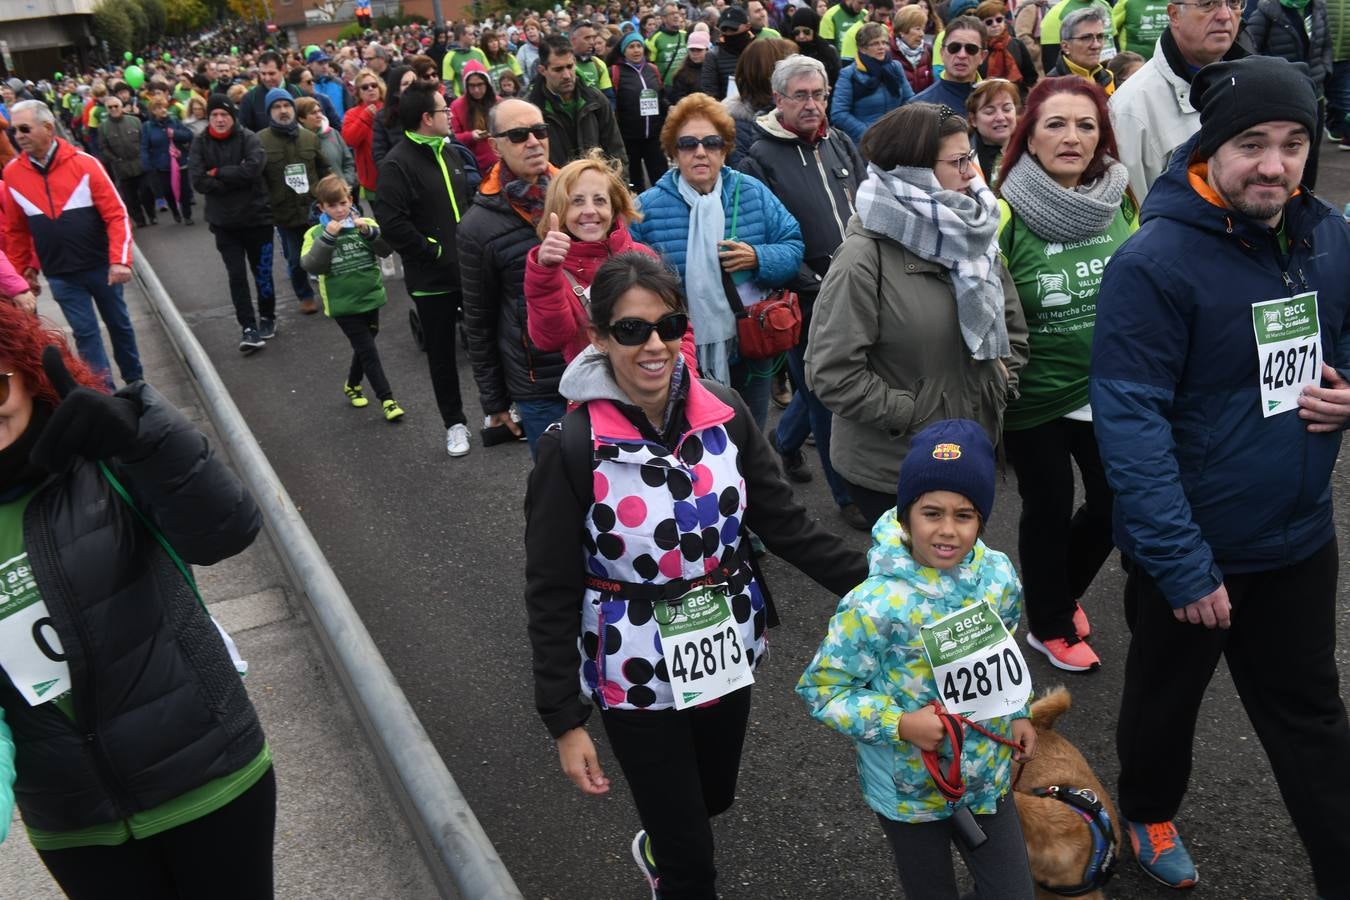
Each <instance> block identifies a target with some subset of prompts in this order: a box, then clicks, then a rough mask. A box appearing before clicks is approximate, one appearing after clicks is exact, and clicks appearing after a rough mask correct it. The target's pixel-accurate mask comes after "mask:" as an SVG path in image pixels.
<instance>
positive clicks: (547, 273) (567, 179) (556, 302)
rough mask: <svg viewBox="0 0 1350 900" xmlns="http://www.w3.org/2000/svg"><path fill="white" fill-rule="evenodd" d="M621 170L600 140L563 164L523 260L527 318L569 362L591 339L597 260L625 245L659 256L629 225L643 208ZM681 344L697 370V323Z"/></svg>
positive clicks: (539, 342)
mask: <svg viewBox="0 0 1350 900" xmlns="http://www.w3.org/2000/svg"><path fill="white" fill-rule="evenodd" d="M622 172H623V170H622V167H621V166H620V165H619V163H618V161H617V160H614V159H610V158H608V157H606V156H605V155H604V153H603V152H602V151H601V150H599V149H598V148H596V149H593V150H591V152H590V153H588V154H587V155H586V156H584V157H582V158H581V159H578V160H575V161H573V162H570V163H568V164H567V165H565V166H563V167H562V168H561V169H559V170H558V174H557V175H554V176H553V178H552V179H551V180H550V181H549V185H548V193H547V194H546V195H545V196H544V216H543V218H542V219H540V220H539V227H538V231H539V237H540V239H541V241H542V242H541V243H540V244H539V246H537V247H535V248H534V249H532V250H531V251H530V253H529V256H528V257H527V258H526V263H525V308H526V310H527V312H528V316H527V319H526V322H527V328H528V329H529V335H530V340H531V341H532V342H534V345H535V346H536V347H538V348H539V349H541V350H557V351H560V352H561V353H562V355H563V360H564V361H565V362H569V363H570V362H571V361H572V360H573V359H575V358H576V356H577V354H578V353H580V352H581V351H582V350H584V349H585V348H586V347H587V346H589V345H590V336H589V334H588V333H587V330H586V329H587V325H588V324H589V319H588V317H587V313H586V306H587V305H588V304H589V303H590V299H589V298H590V290H591V287H590V286H591V280H592V279H593V278H594V277H595V273H596V271H597V270H598V269H599V268H600V266H601V265H602V264H603V263H604V262H605V261H606V260H608V259H610V258H612V257H614V256H617V255H619V254H620V253H645V254H647V255H648V256H651V257H654V258H659V257H657V254H656V252H655V251H654V250H652V249H651V248H650V247H648V246H647V245H646V244H639V243H638V242H637V241H635V240H633V236H632V235H631V234H630V233H629V231H628V223H629V222H634V221H637V220H638V219H640V218H641V215H640V214H639V213H638V211H637V210H636V209H634V208H633V195H632V194H631V193H629V191H628V186H627V185H625V184H624V182H623V174H622ZM681 351H682V352H683V353H684V357H685V363H686V365H689V366H691V367H692V369H693V371H698V364H697V358H696V357H695V355H694V331H693V329H692V328H691V329H689V330H688V331H686V332H685V336H684V341H683V344H682V346H681Z"/></svg>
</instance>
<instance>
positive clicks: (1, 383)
mask: <svg viewBox="0 0 1350 900" xmlns="http://www.w3.org/2000/svg"><path fill="white" fill-rule="evenodd" d="M683 333H684V332H681V334H683ZM12 377H14V373H13V372H0V404H4V403H8V402H9V380H10V378H12Z"/></svg>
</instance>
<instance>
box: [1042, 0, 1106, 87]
mask: <svg viewBox="0 0 1350 900" xmlns="http://www.w3.org/2000/svg"><path fill="white" fill-rule="evenodd" d="M1059 34H1060V41H1061V45H1060V47H1061V49H1060V53H1059V61H1058V62H1057V63H1055V65H1054V68H1052V69H1051V70H1050V71H1049V72H1046V73H1045V74H1046V75H1047V76H1049V77H1051V78H1055V77H1058V76H1061V75H1077V76H1079V77H1080V78H1086V79H1087V80H1088V81H1095V82H1096V83H1097V86H1098V87H1100V88H1101V89H1102V90H1103V91H1106V96H1108V97H1109V96H1111V94H1112V93H1114V92H1115V90H1116V85H1115V79H1114V76H1113V75H1112V74H1111V70H1110V69H1108V68H1106V66H1104V65H1102V50H1103V49H1104V48H1105V47H1106V42H1107V41H1109V40H1111V23H1110V21H1109V20H1108V19H1107V17H1106V11H1105V10H1104V9H1102V7H1100V6H1098V5H1096V4H1095V3H1094V4H1093V5H1092V6H1086V7H1084V8H1083V9H1076V10H1074V11H1073V12H1071V13H1069V14H1068V15H1067V16H1065V17H1064V21H1063V22H1062V23H1061V24H1060V32H1059Z"/></svg>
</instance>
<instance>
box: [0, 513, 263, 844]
mask: <svg viewBox="0 0 1350 900" xmlns="http://www.w3.org/2000/svg"><path fill="white" fill-rule="evenodd" d="M36 493H37V491H35V490H34V491H30V492H29V493H28V494H26V495H24V496H23V497H20V498H19V499H17V500H14V501H12V502H10V503H4V504H0V585H3V589H4V591H3V597H4V599H3V600H0V629H4V627H5V622H6V621H7V620H8V621H9V624H10V627H11V628H12V627H14V626H15V625H19V624H21V623H26V619H35V621H34V624H35V625H36V626H37V627H31V626H30V627H23V628H22V631H24V632H26V633H27V634H29V635H32V634H34V633H41V634H44V635H50V636H49V637H47V638H46V640H47V642H48V643H49V644H51V647H50V649H58V650H59V649H61V648H60V646H59V643H55V644H53V643H52V642H53V641H55V637H54V634H55V632H54V631H53V630H49V629H47V628H43V627H42V626H41V619H42V618H44V617H46V615H47V609H46V605H45V604H44V603H43V602H42V597H41V595H40V594H39V593H38V589H37V582H36V581H35V580H34V578H33V574H32V569H31V568H30V567H29V565H28V553H27V551H26V550H25V549H24V543H23V515H24V510H26V509H27V508H28V503H29V501H31V500H32V499H33V496H34V494H36ZM30 640H31V641H33V642H34V644H36V639H35V638H30ZM28 656H31V651H30V649H29V648H28V647H27V646H23V645H22V644H20V643H15V641H14V640H13V638H12V637H11V638H10V639H8V640H6V639H5V638H4V637H0V667H3V668H4V670H5V676H4V677H6V678H10V680H11V682H12V683H14V685H15V687H16V688H19V689H20V692H21V693H23V688H22V687H20V685H19V683H18V682H15V681H14V679H13V677H11V672H12V671H19V670H20V668H21V666H23V665H24V664H23V663H22V662H21V660H22V659H24V658H27V657H28ZM60 667H61V668H66V674H65V676H64V684H69V680H70V675H69V669H68V667H66V666H65V664H64V663H61V664H60ZM52 674H55V673H52ZM25 681H29V680H28V679H25ZM48 682H49V679H48V678H45V677H40V680H38V681H36V682H34V681H29V683H28V688H29V690H30V691H31V692H32V693H33V694H36V695H38V700H39V702H40V703H52V704H54V705H55V706H56V707H57V708H58V709H59V710H61V712H62V713H64V714H65V715H66V716H67V717H69V718H70V720H71V722H72V723H73V722H74V721H75V709H74V706H73V704H72V691H71V690H70V689H68V688H67V689H65V690H62V689H61V688H62V686H63V682H61V681H60V676H57V683H56V684H49V683H48ZM54 692H59V693H54ZM48 694H53V696H50V697H49V696H46V695H48ZM271 765H272V750H271V748H270V747H269V746H268V745H266V744H264V745H263V748H262V750H261V751H260V752H259V753H258V755H257V756H255V757H254V758H253V759H252V761H250V762H249V763H248V764H247V765H246V766H244V767H243V768H242V769H240V770H239V771H237V772H234V773H232V774H230V775H225V776H223V777H221V778H217V779H214V780H212V781H208V782H207V783H206V784H203V785H201V786H200V787H197V788H193V789H192V790H190V791H188V792H187V793H185V794H181V795H179V796H178V797H175V798H174V799H172V800H169V801H167V802H165V803H161V804H160V805H159V806H156V807H154V808H152V809H147V810H145V811H143V812H138V813H134V814H132V815H131V816H130V817H129V818H127V819H125V820H121V821H117V822H106V823H104V824H101V825H91V826H90V827H88V828H80V829H76V830H74V831H42V830H40V829H36V828H29V829H28V839H29V840H30V841H31V842H32V844H33V847H34V848H36V849H38V850H64V849H67V848H70V847H91V846H101V847H115V846H117V845H119V844H124V843H126V842H127V841H129V840H131V839H132V838H137V839H140V838H148V837H151V836H153V835H156V834H160V833H161V832H164V831H168V830H169V829H170V828H176V827H177V826H179V825H185V824H187V823H188V822H192V821H195V820H197V819H200V818H202V817H203V816H206V815H209V814H211V813H213V812H215V811H216V810H218V809H220V808H221V807H223V806H225V805H226V804H227V803H229V802H230V801H232V800H234V799H235V798H236V797H238V796H239V795H240V794H242V793H244V791H246V790H248V789H249V788H251V787H253V785H254V784H256V783H257V782H258V779H260V778H262V777H263V775H265V774H267V769H268V767H269V766H271Z"/></svg>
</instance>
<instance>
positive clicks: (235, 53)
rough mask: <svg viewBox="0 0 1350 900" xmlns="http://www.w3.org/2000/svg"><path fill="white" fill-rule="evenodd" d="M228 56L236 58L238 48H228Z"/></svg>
mask: <svg viewBox="0 0 1350 900" xmlns="http://www.w3.org/2000/svg"><path fill="white" fill-rule="evenodd" d="M230 55H231V56H238V55H239V48H238V47H231V48H230Z"/></svg>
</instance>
